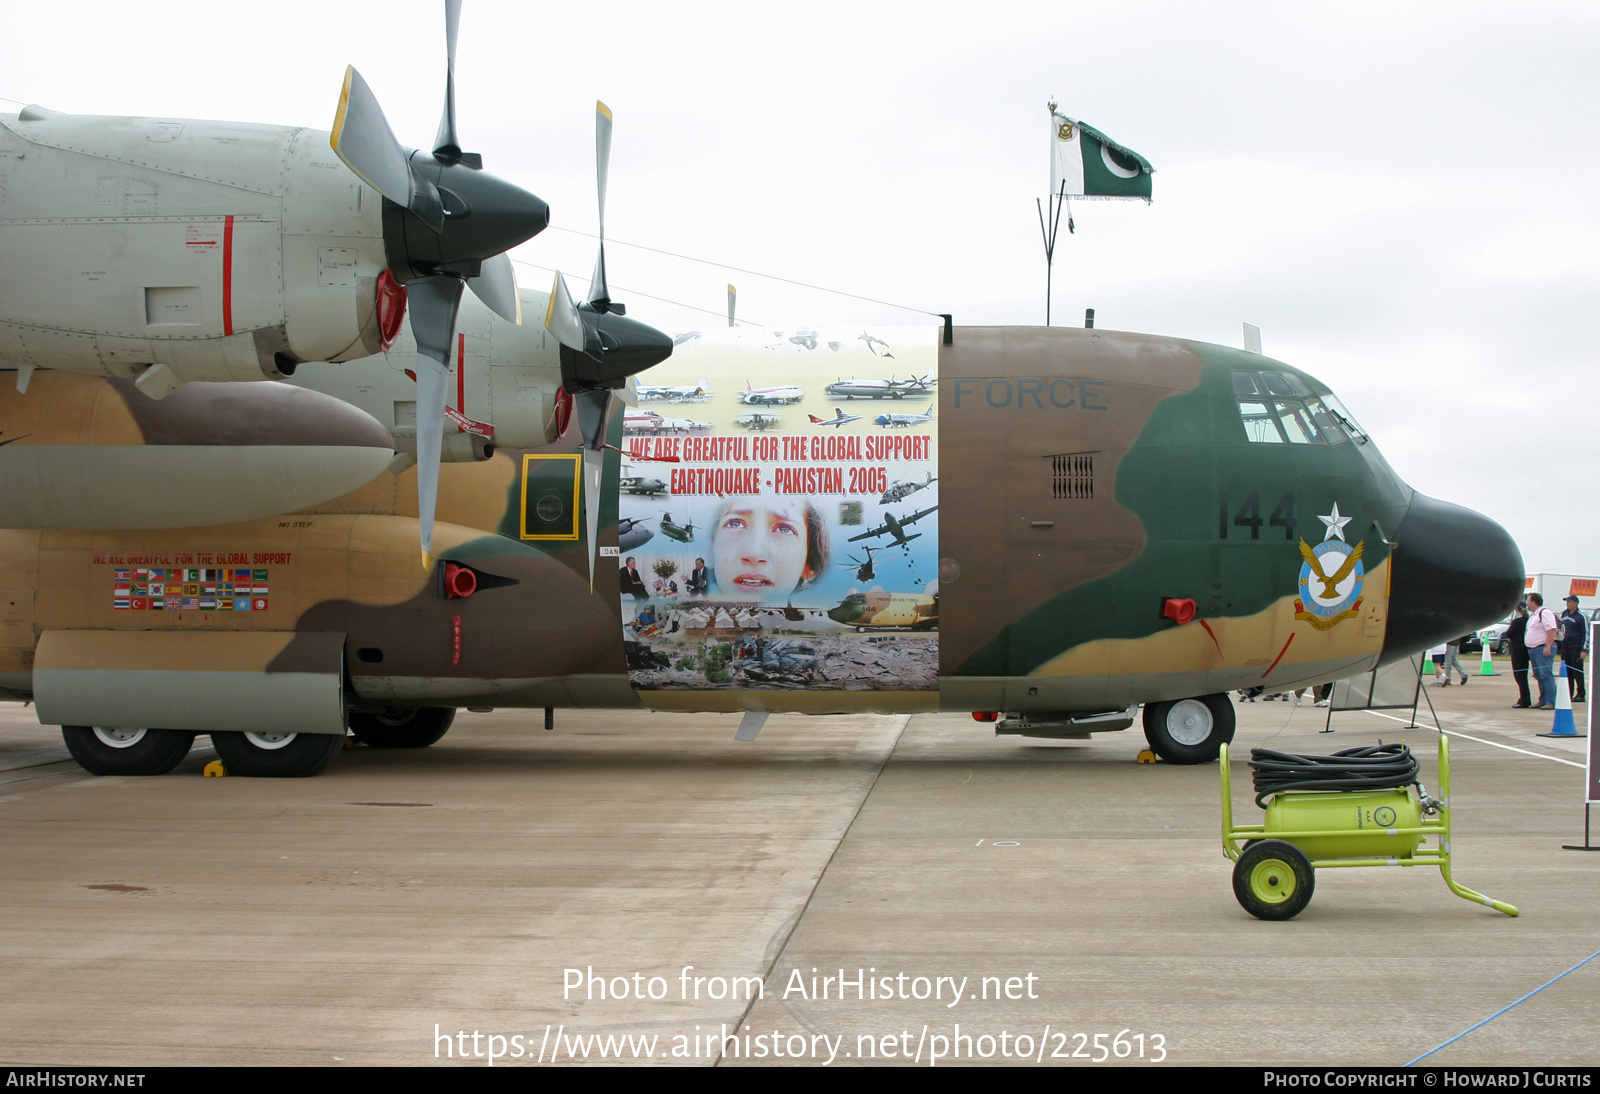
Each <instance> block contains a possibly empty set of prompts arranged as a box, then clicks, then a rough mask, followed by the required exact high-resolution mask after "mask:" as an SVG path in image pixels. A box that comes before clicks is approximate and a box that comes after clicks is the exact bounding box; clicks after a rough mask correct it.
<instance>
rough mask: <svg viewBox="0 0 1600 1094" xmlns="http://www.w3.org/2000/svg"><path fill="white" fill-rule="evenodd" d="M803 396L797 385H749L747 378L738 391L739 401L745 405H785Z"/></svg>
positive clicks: (803, 393)
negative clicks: (741, 388)
mask: <svg viewBox="0 0 1600 1094" xmlns="http://www.w3.org/2000/svg"><path fill="white" fill-rule="evenodd" d="M805 397H806V393H805V392H804V391H801V390H800V389H799V388H797V387H793V386H790V385H785V386H782V387H751V386H750V381H748V380H746V381H745V384H744V390H743V391H741V392H740V393H739V401H740V402H741V403H744V404H745V405H746V406H787V405H788V404H790V403H798V402H799V401H800V400H801V399H804V398H805Z"/></svg>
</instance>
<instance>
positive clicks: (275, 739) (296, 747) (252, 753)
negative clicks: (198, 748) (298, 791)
mask: <svg viewBox="0 0 1600 1094" xmlns="http://www.w3.org/2000/svg"><path fill="white" fill-rule="evenodd" d="M211 743H212V745H214V746H215V747H216V750H217V755H218V756H220V757H222V762H223V764H224V765H225V766H226V767H227V769H228V774H230V775H244V776H247V777H253V778H266V779H303V778H306V777H308V776H311V775H315V774H317V773H318V772H319V771H321V770H322V769H323V768H325V767H327V766H328V765H329V764H330V763H332V762H333V758H334V757H335V756H337V755H339V753H340V752H342V751H344V734H342V733H213V734H212V735H211Z"/></svg>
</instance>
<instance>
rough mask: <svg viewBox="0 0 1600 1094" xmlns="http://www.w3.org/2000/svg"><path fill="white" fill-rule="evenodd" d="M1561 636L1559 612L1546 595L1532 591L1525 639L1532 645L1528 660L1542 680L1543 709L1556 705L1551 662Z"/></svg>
mask: <svg viewBox="0 0 1600 1094" xmlns="http://www.w3.org/2000/svg"><path fill="white" fill-rule="evenodd" d="M1560 638H1561V623H1560V621H1558V620H1557V619H1556V613H1555V612H1553V611H1551V610H1550V609H1549V608H1547V607H1545V606H1544V597H1542V596H1540V595H1539V594H1538V593H1529V594H1528V629H1527V631H1526V632H1525V633H1524V635H1523V640H1524V641H1525V642H1526V643H1527V646H1528V663H1529V664H1530V665H1532V667H1533V675H1534V677H1535V678H1536V679H1538V681H1539V707H1538V709H1540V710H1554V709H1555V706H1556V678H1555V674H1554V673H1553V672H1552V671H1551V668H1550V662H1551V659H1552V656H1553V655H1554V653H1555V648H1556V642H1557V641H1559V640H1560Z"/></svg>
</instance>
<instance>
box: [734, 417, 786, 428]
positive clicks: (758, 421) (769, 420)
mask: <svg viewBox="0 0 1600 1094" xmlns="http://www.w3.org/2000/svg"><path fill="white" fill-rule="evenodd" d="M733 423H734V424H735V425H742V426H744V427H745V428H746V429H757V430H767V429H772V428H774V427H776V426H777V424H778V416H777V415H776V414H741V415H739V416H738V417H737V418H735V419H734V420H733Z"/></svg>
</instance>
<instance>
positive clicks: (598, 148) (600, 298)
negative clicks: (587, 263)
mask: <svg viewBox="0 0 1600 1094" xmlns="http://www.w3.org/2000/svg"><path fill="white" fill-rule="evenodd" d="M594 173H595V188H596V190H597V191H598V192H599V194H600V250H599V253H598V254H596V255H595V260H594V280H593V282H592V283H591V284H590V286H589V303H591V304H593V305H594V306H595V307H596V308H597V309H598V310H600V311H604V310H605V305H607V304H609V303H611V289H610V287H609V286H608V285H607V284H606V177H607V176H608V175H609V174H610V173H611V108H610V107H608V106H607V105H606V104H605V103H602V102H598V101H597V102H596V103H595V104H594Z"/></svg>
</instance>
